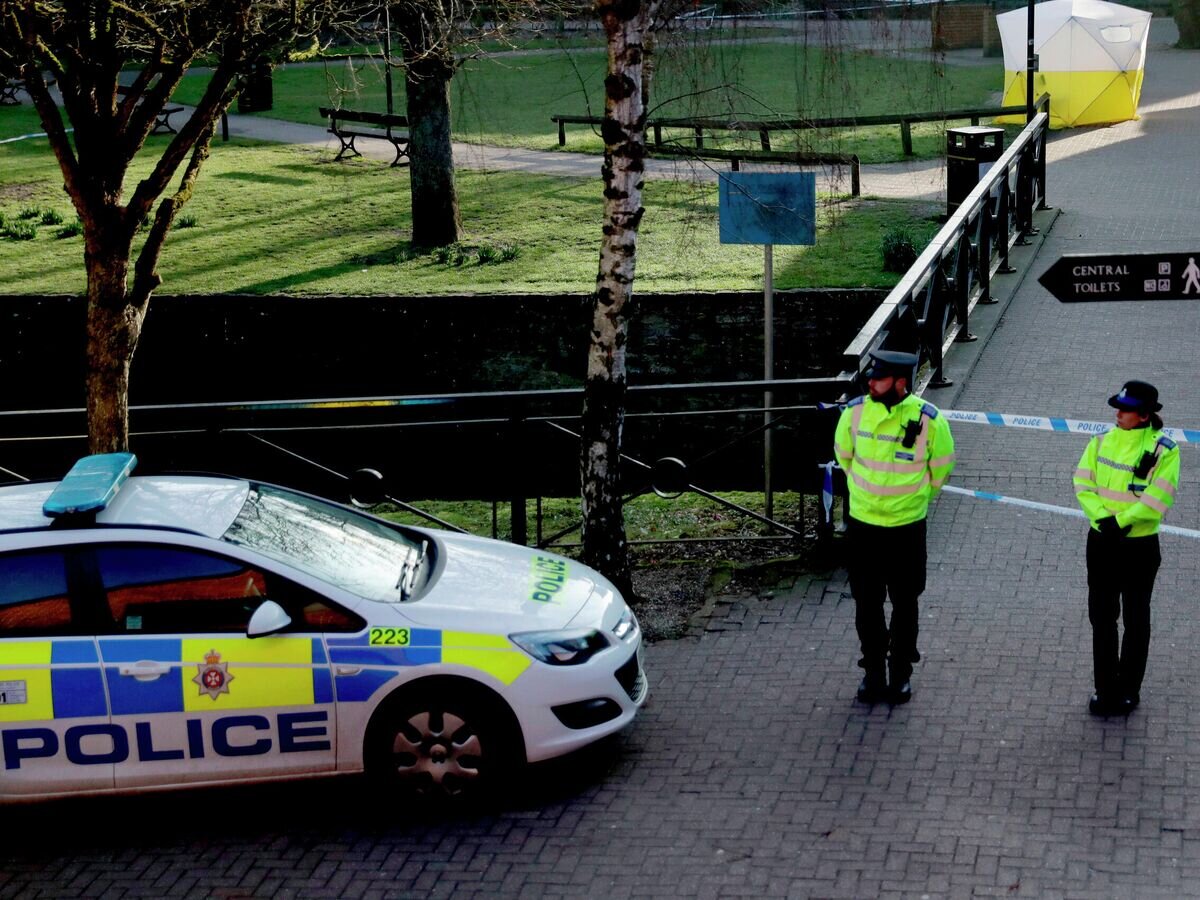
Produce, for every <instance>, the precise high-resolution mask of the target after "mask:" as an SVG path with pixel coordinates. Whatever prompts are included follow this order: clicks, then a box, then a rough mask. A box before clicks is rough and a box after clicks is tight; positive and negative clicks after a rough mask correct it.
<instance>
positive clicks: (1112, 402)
mask: <svg viewBox="0 0 1200 900" xmlns="http://www.w3.org/2000/svg"><path fill="white" fill-rule="evenodd" d="M1108 405H1109V406H1112V407H1115V408H1116V409H1124V410H1127V411H1128V412H1135V413H1147V414H1148V413H1152V412H1158V411H1159V410H1160V409H1162V404H1161V403H1159V402H1158V388H1156V387H1155V386H1154V385H1152V384H1148V383H1146V382H1145V381H1127V382H1125V384H1124V385H1123V386H1122V388H1121V392H1120V393H1119V394H1113V395H1112V396H1111V397H1109V398H1108Z"/></svg>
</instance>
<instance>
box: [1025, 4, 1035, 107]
mask: <svg viewBox="0 0 1200 900" xmlns="http://www.w3.org/2000/svg"><path fill="white" fill-rule="evenodd" d="M1033 4H1034V0H1029V18H1028V20H1027V21H1026V26H1025V28H1026V31H1025V47H1026V53H1025V124H1029V123H1030V122H1032V121H1033V73H1034V72H1035V71H1037V55H1036V54H1035V53H1034V52H1033V30H1034V14H1033Z"/></svg>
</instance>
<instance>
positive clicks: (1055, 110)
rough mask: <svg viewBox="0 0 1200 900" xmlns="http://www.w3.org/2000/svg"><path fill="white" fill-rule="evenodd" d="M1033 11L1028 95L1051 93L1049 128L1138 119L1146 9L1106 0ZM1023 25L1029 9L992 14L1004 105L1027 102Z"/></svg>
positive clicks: (1064, 2)
mask: <svg viewBox="0 0 1200 900" xmlns="http://www.w3.org/2000/svg"><path fill="white" fill-rule="evenodd" d="M1033 13H1034V29H1033V49H1034V52H1035V53H1036V54H1038V71H1037V72H1035V73H1034V77H1033V96H1034V98H1035V99H1036V98H1037V97H1039V96H1041V95H1042V93H1044V92H1046V91H1049V92H1050V125H1051V127H1053V128H1069V127H1071V126H1075V125H1101V124H1106V123H1110V122H1123V121H1125V120H1127V119H1136V118H1137V107H1138V99H1139V98H1140V97H1141V94H1142V76H1143V73H1144V71H1145V65H1146V38H1147V37H1148V36H1149V34H1150V13H1148V12H1145V11H1143V10H1140V9H1133V8H1132V7H1129V6H1121V5H1120V4H1119V3H1106V2H1104V0H1047V2H1045V3H1038V4H1036V5H1035V6H1034V8H1033ZM1028 22H1029V13H1028V10H1027V9H1014V10H1013V11H1011V12H1006V13H1002V14H1001V15H998V16H996V24H997V25H998V26H999V28H1000V40H1001V43H1002V44H1003V46H1004V105H1005V106H1023V105H1024V104H1025V66H1026V61H1025V55H1026V51H1027V40H1028V34H1027V32H1028ZM998 121H1014V122H1016V121H1023V120H1022V119H1021V118H1020V117H1005V118H1004V119H1000V120H998Z"/></svg>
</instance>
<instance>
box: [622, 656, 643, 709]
mask: <svg viewBox="0 0 1200 900" xmlns="http://www.w3.org/2000/svg"><path fill="white" fill-rule="evenodd" d="M616 676H617V681H618V682H619V683H620V685H621V687H622V688H623V689H624V691H625V693H626V694H628V695H629V699H630V700H632V701H633V702H634V703H638V702H639V701H640V700H641V699H642V696H643V695H644V694H645V693H646V674H645V673H644V672H643V671H642V667H641V666H640V665H638V655H637V654H636V653H635V654H634V655H633V656H631V657H629V662H627V663H625V664H624V665H623V666H621V668H619V669H617V671H616Z"/></svg>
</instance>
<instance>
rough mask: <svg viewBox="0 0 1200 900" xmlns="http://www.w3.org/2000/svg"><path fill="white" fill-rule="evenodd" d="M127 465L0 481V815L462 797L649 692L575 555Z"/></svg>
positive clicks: (607, 592) (616, 604)
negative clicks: (296, 783) (358, 797)
mask: <svg viewBox="0 0 1200 900" xmlns="http://www.w3.org/2000/svg"><path fill="white" fill-rule="evenodd" d="M135 462H136V461H135V459H134V457H133V456H132V455H131V454H103V455H98V456H91V457H86V458H84V459H82V460H80V461H79V462H78V463H77V464H76V466H75V467H74V468H73V469H72V470H71V472H70V473H69V474H68V476H67V477H66V478H64V479H63V480H62V481H61V482H59V483H51V484H38V483H34V484H24V485H14V486H8V487H3V488H0V771H2V773H3V774H2V776H0V801H12V800H22V799H33V798H44V797H53V796H61V795H74V794H93V793H108V792H118V793H127V792H137V791H143V790H150V789H158V788H167V787H182V786H193V785H205V784H207V785H212V784H228V783H233V782H251V781H268V780H275V779H284V778H294V777H310V776H319V775H329V774H337V773H343V772H358V771H362V770H364V769H366V770H368V771H369V772H371V773H373V774H375V775H377V776H379V777H380V778H381V779H383V780H384V781H386V782H389V783H394V784H395V785H397V786H406V787H412V788H415V789H417V790H419V791H425V792H429V793H434V794H439V795H440V794H459V793H464V792H472V791H474V790H477V789H480V788H483V787H484V786H486V785H487V784H488V783H489V782H492V783H494V782H495V780H496V779H497V778H498V777H499V776H500V775H501V774H502V773H504V772H505V771H510V770H511V768H512V767H513V766H518V765H520V764H522V763H524V762H526V761H529V762H533V761H537V760H543V759H547V758H550V757H554V756H558V755H561V754H564V753H567V752H569V751H572V750H575V749H576V748H579V747H582V746H584V745H586V744H588V743H590V742H592V741H595V740H597V739H598V738H600V737H603V736H605V735H608V734H610V733H612V732H614V731H616V730H618V729H620V728H622V727H623V726H625V725H626V724H627V723H629V722H630V721H631V720H632V719H633V717H634V715H635V713H636V712H637V710H638V708H639V707H640V706H641V705H642V703H643V702H644V701H645V699H646V693H647V683H646V678H645V676H644V674H643V671H642V666H641V661H640V657H641V634H640V631H639V628H638V623H637V620H636V618H635V617H634V615H633V613H632V611H631V610H630V609H629V607H628V606H626V604H625V601H624V600H623V599H622V598H621V595H620V594H619V593H618V591H617V590H616V589H615V588H614V587H613V585H612V584H611V583H610V582H608V581H606V580H605V579H604V578H603V577H602V576H600V575H599V574H598V573H596V572H594V571H592V570H591V569H589V568H586V567H585V566H583V565H580V564H579V563H576V562H573V561H570V560H567V559H564V558H562V557H559V556H555V555H553V554H550V553H546V552H541V551H537V550H533V549H528V548H525V547H518V546H514V545H511V544H506V543H503V542H500V541H493V540H487V539H484V538H477V537H470V536H463V535H458V534H452V533H448V532H441V531H435V530H431V529H423V528H411V527H408V526H401V525H396V524H393V523H389V522H386V521H384V520H382V519H379V518H376V517H373V516H370V515H367V514H365V513H363V512H360V511H358V510H355V509H352V508H350V507H346V506H341V505H338V504H335V503H330V502H327V501H325V500H321V499H318V498H316V497H312V496H309V495H306V494H303V493H298V492H296V491H292V490H287V489H285V488H282V487H277V486H274V485H270V484H260V483H256V482H252V481H245V480H240V479H235V478H225V477H198V476H146V477H132V476H131V471H132V469H133V467H134V465H135Z"/></svg>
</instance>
